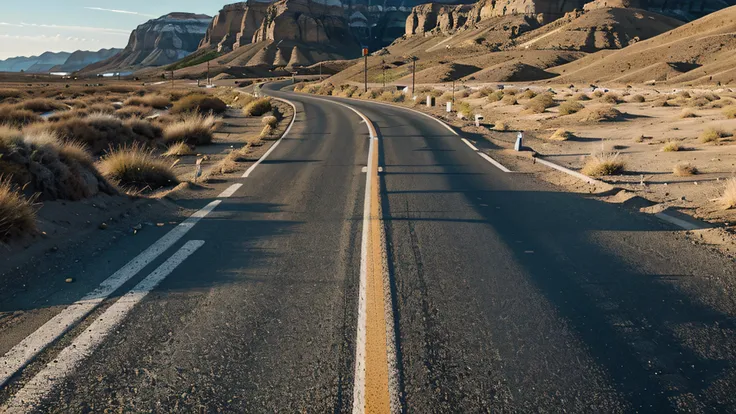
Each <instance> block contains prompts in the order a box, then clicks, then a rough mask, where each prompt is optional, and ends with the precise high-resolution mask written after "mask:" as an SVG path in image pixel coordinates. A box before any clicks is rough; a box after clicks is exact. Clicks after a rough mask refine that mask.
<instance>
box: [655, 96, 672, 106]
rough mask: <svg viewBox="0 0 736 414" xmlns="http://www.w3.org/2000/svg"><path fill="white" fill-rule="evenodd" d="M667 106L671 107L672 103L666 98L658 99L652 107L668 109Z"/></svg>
mask: <svg viewBox="0 0 736 414" xmlns="http://www.w3.org/2000/svg"><path fill="white" fill-rule="evenodd" d="M667 106H670V101H669V99H667V98H666V97H663V98H658V99H657V100H655V101H654V102H652V107H653V108H664V107H667Z"/></svg>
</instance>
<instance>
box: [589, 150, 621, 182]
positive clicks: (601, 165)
mask: <svg viewBox="0 0 736 414" xmlns="http://www.w3.org/2000/svg"><path fill="white" fill-rule="evenodd" d="M620 155H621V154H620V153H619V152H599V153H595V154H591V155H590V156H589V157H588V158H587V160H586V162H585V165H583V169H582V171H581V172H582V173H583V174H585V175H587V176H589V177H603V176H607V175H616V174H621V173H622V172H624V169H625V168H626V163H625V162H624V161H623V160H622V159H621V156H620Z"/></svg>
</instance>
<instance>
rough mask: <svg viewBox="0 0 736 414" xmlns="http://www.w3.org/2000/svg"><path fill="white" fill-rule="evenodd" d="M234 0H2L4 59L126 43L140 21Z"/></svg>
mask: <svg viewBox="0 0 736 414" xmlns="http://www.w3.org/2000/svg"><path fill="white" fill-rule="evenodd" d="M227 2H232V1H230V0H223V1H222V2H220V1H208V0H204V1H202V0H198V1H196V0H124V1H110V0H57V1H50V0H0V59H5V58H8V57H12V56H30V55H38V54H40V53H43V52H45V51H52V52H59V51H68V52H73V51H75V50H80V49H81V50H98V49H101V48H110V47H120V48H122V47H124V46H125V45H126V43H127V42H128V37H129V35H130V32H131V31H132V30H133V29H135V27H136V26H138V25H139V24H141V23H143V22H145V21H146V20H149V19H151V18H154V17H159V16H162V15H164V14H168V13H171V12H191V13H203V14H207V15H210V16H213V15H214V14H215V13H217V11H218V10H220V9H221V8H222V6H223V5H224V4H226V3H227Z"/></svg>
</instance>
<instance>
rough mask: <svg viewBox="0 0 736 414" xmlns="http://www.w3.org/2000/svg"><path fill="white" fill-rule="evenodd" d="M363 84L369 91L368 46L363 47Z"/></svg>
mask: <svg viewBox="0 0 736 414" xmlns="http://www.w3.org/2000/svg"><path fill="white" fill-rule="evenodd" d="M363 85H364V87H365V92H368V48H367V47H364V48H363Z"/></svg>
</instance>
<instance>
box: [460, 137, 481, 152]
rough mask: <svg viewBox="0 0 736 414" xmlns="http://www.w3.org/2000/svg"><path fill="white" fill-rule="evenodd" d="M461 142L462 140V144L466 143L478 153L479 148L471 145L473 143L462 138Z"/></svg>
mask: <svg viewBox="0 0 736 414" xmlns="http://www.w3.org/2000/svg"><path fill="white" fill-rule="evenodd" d="M460 140H461V141H462V142H464V143H465V145H467V146H469V147H470V148H472V149H473V151H478V148H476V146H475V145H473V144H471V143H470V141H468V140H467V139H465V138H460Z"/></svg>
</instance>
